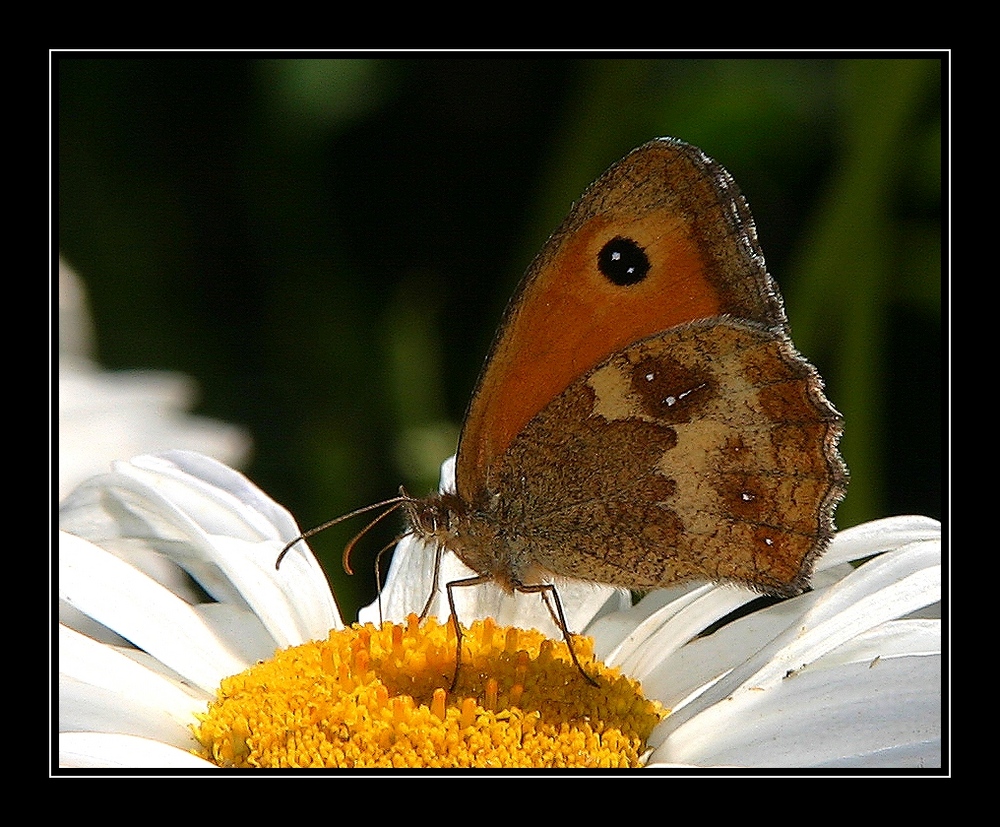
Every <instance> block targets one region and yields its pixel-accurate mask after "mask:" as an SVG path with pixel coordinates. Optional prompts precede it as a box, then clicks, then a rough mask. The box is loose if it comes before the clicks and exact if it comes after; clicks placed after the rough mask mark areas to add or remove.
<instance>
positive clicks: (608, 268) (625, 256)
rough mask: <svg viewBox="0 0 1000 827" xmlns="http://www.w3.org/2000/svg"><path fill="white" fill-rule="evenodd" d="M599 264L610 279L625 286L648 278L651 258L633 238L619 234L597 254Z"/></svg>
mask: <svg viewBox="0 0 1000 827" xmlns="http://www.w3.org/2000/svg"><path fill="white" fill-rule="evenodd" d="M597 266H598V267H599V268H600V270H601V272H602V273H603V274H604V276H605V277H606V278H607V279H608V280H609V281H612V282H614V283H615V284H618V285H621V286H622V287H624V286H625V285H628V284H636V283H638V282H640V281H642V280H643V279H644V278H646V274H647V273H648V272H649V259H648V258H646V252H645V250H643V249H642V247H640V246H639V245H638V244H636V243H635V242H634V241H633V240H632V239H631V238H625V237H624V236H620V235H617V236H615V237H614V238H612V239H611V241H609V242H608V243H607V244H605V245H604V246H603V247H602V248H601V252H599V253H598V254H597Z"/></svg>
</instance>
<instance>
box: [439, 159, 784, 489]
mask: <svg viewBox="0 0 1000 827" xmlns="http://www.w3.org/2000/svg"><path fill="white" fill-rule="evenodd" d="M616 239H627V240H629V241H632V242H634V243H635V245H637V246H638V248H639V250H640V251H641V253H642V254H644V255H645V257H646V259H647V260H648V262H649V268H648V271H647V272H645V273H643V274H642V277H641V278H640V279H639V280H637V281H633V282H631V283H628V281H627V278H626V279H618V280H617V281H616V280H614V278H609V277H608V275H607V273H606V272H605V270H606V268H605V267H604V264H603V263H602V258H601V257H602V254H605V255H612V256H613V255H614V254H615V252H614V249H613V242H614V241H615V240H616ZM609 245H610V246H609ZM607 250H611V253H607V252H606V251H607ZM602 268H604V269H602ZM620 282H625V283H620ZM723 314H726V315H730V316H734V317H736V318H739V319H744V320H747V321H751V322H755V323H757V324H759V325H760V326H762V327H763V328H766V329H769V330H773V331H777V332H783V331H784V330H785V327H786V321H785V315H784V311H783V308H782V304H781V299H780V296H779V294H778V291H777V289H776V287H775V285H774V283H773V281H772V280H771V278H770V276H769V275H768V273H767V270H766V268H765V265H764V257H763V255H762V253H761V251H760V248H759V246H758V244H757V236H756V230H755V228H754V224H753V220H752V218H751V215H750V211H749V209H748V208H747V205H746V202H745V201H744V199H743V197H742V196H741V195H740V193H739V190H738V188H737V187H736V184H735V183H734V182H733V180H732V178H731V177H730V176H729V174H728V173H727V172H726V171H725V170H724V169H723V168H722V167H721V166H719V165H718V164H716V163H715V162H714V161H712V160H711V159H709V158H708V157H707V156H706V155H705V154H704V153H702V152H701V150H699V149H697V148H696V147H693V146H690V145H688V144H685V143H683V142H681V141H677V140H673V139H661V140H657V141H652V142H650V143H648V144H645V145H644V146H642V147H639V148H638V149H636V150H634V151H633V152H631V153H630V154H629V155H628V156H626V157H625V158H624V159H622V160H621V161H619V162H618V163H617V164H615V165H614V166H613V167H612V168H611V169H609V170H608V171H607V172H606V173H605V174H604V175H602V176H601V177H600V178H599V179H598V180H597V181H595V182H594V183H593V184H592V185H591V186H590V187H589V188H588V190H587V191H586V192H585V193H584V195H583V196H582V197H581V199H580V200H579V201H578V202H577V203H576V204H575V205H574V206H573V209H572V211H571V212H570V215H569V216H568V217H567V218H566V220H565V221H564V222H563V224H562V226H560V228H559V229H558V230H557V231H556V232H555V233H554V234H553V235H552V237H551V238H550V239H549V240H548V242H547V243H546V244H545V246H544V247H543V249H542V251H541V252H540V253H539V255H538V256H537V258H536V259H535V261H534V262H533V263H532V265H531V267H530V268H529V270H528V272H527V274H526V275H525V278H524V280H523V281H522V283H521V285H520V287H519V288H518V291H517V293H516V294H515V295H514V297H513V299H512V300H511V302H510V304H509V305H508V309H507V312H506V315H505V317H504V321H503V323H502V324H501V326H500V330H499V333H498V335H497V339H496V340H495V341H494V344H493V347H492V349H491V351H490V355H489V357H488V358H487V361H486V366H485V368H484V371H483V373H482V375H481V377H480V379H479V383H478V385H477V389H476V391H475V393H474V395H473V397H472V401H471V403H470V406H469V409H468V412H467V414H466V418H465V424H464V426H463V430H462V436H461V439H460V441H459V451H458V462H457V473H456V477H457V479H456V482H457V491H458V493H459V495H460V496H462V497H463V498H466V499H470V500H471V499H473V498H475V496H476V495H477V493H480V492H481V491H482V490H483V488H484V486H485V484H486V479H487V476H488V475H489V473H490V468H491V467H492V466H493V465H495V464H496V463H497V462H499V461H500V459H501V457H503V455H504V453H505V452H506V450H507V448H508V447H509V446H510V444H511V442H512V441H513V439H514V437H515V436H516V435H517V434H518V433H519V432H520V431H521V430H522V428H524V426H525V425H526V424H527V423H528V421H529V420H531V419H532V417H534V416H535V415H536V414H538V412H539V411H541V410H542V408H544V407H545V406H546V405H547V404H549V403H550V402H551V401H552V400H553V399H554V398H555V397H556V396H557V395H558V394H560V393H561V392H562V391H563V390H564V389H565V388H567V387H568V386H569V384H570V383H571V382H573V381H574V380H575V379H577V378H578V377H579V376H581V375H582V374H583V373H585V372H586V371H588V370H590V369H591V368H593V367H594V366H595V365H597V364H598V363H600V362H602V361H603V360H604V359H606V358H607V357H609V356H610V355H611V354H613V353H616V352H618V351H620V350H622V349H623V348H625V347H627V346H628V345H630V344H631V343H633V342H635V341H638V340H640V339H643V338H645V337H647V336H650V335H653V334H655V333H657V332H659V331H662V330H665V329H668V328H671V327H674V326H676V325H679V324H684V323H687V322H690V321H692V320H696V319H704V318H711V317H718V316H721V315H723Z"/></svg>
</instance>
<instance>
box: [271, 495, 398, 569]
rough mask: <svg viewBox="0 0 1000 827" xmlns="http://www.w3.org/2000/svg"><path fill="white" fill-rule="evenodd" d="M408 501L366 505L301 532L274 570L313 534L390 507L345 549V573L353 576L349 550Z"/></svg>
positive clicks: (286, 547) (385, 501)
mask: <svg viewBox="0 0 1000 827" xmlns="http://www.w3.org/2000/svg"><path fill="white" fill-rule="evenodd" d="M410 499H412V497H409V496H408V495H404V494H400V495H399V496H398V497H392V498H391V499H388V500H383V501H382V502H380V503H372V504H371V505H366V506H365V507H364V508H356V509H355V510H354V511H351V512H350V513H348V514H342V515H341V516H339V517H337V518H336V519H333V520H328V521H327V522H325V523H323V524H321V525H318V526H316V527H315V528H310V529H309V530H308V531H303V532H302V533H301V534H300V535H299V536H298V537H296V538H295V539H294V540H292V541H291V542H290V543H287V544H286V545H285V547H284V548H283V549H282V550H281V553H280V554H278V559H277V560H275V561H274V567H275V569H278V568H280V567H281V561H282V560H284V559H285V555H286V554H288V552H289V551H290V550H291V548H292V546H294V545H295V544H296V543H297V542H299V541H300V540H306V539H308V538H309V537H312V536H313V535H314V534H319V533H320V532H321V531H325V530H326V529H328V528H330V527H332V526H335V525H337V523H342V522H344V520H349V519H351V518H352V517H357V516H358V515H359V514H366V513H368V512H369V511H374V510H375V509H376V508H385V507H386V506H392V507H391V508H387V509H386V510H385V511H383V512H382V513H381V514H380V515H379V516H378V517H376V518H375V519H374V520H372V521H371V522H370V523H369V524H368V525H367V526H366V527H365V528H364V530H363V531H361V532H360V533H359V534H358V535H357V536H355V538H354V539H353V540H351V542H350V543H348V546H347V548H345V549H344V568H345V569H346V571H347V573H348V574H353V572H352V571H351V569H350V568H349V566H348V559H347V558H348V556H349V554H350V549H351V548H352V547H353V546H354V544H355V543H356V542H357V541H358V540H359V539H360V538H361V537H362V536H363V535H364V533H365V532H366V531H368V530H369V529H370V528H371V527H372V526H373V525H375V524H376V523H377V522H378V521H379V520H381V519H382V518H383V517H385V516H386V515H388V514H391V513H392V512H393V511H395V510H396V509H397V508H399V507H400V506H401V505H402V504H403V503H404V502H407V501H408V500H410Z"/></svg>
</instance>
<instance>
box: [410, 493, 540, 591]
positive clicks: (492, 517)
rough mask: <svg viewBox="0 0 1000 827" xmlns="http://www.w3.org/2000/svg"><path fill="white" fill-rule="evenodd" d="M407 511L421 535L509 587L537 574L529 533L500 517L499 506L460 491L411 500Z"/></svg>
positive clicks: (414, 531) (500, 584) (413, 528)
mask: <svg viewBox="0 0 1000 827" xmlns="http://www.w3.org/2000/svg"><path fill="white" fill-rule="evenodd" d="M494 505H495V504H494ZM406 513H407V519H408V521H409V523H410V528H411V530H412V532H413V533H414V534H415V535H416V536H417V537H419V538H420V539H421V540H423V541H424V542H425V543H428V544H430V545H434V546H436V547H441V548H444V549H447V550H448V551H451V552H453V553H454V554H455V555H457V556H458V558H459V559H460V560H461V561H462V562H463V563H465V565H467V566H468V567H469V568H471V569H473V570H474V571H476V572H478V573H479V574H483V575H486V576H488V577H489V578H490V579H492V580H493V581H494V582H495V583H496V584H497V585H498V586H500V587H501V588H502V589H504V590H505V591H507V592H513V591H515V590H516V589H518V588H519V587H520V586H522V585H524V584H525V583H530V582H533V581H534V580H536V579H537V576H538V573H537V571H536V570H537V566H536V565H535V564H534V560H533V555H532V554H531V552H530V547H529V544H528V542H527V539H526V538H524V537H518V536H515V535H513V534H512V533H511V530H510V522H509V521H506V520H503V519H498V518H497V514H496V509H495V508H493V509H491V508H490V507H489V506H488V505H487V504H482V505H481V506H476V505H470V504H469V503H467V502H465V501H464V500H463V499H462V498H461V497H458V496H457V495H455V494H435V495H432V496H430V497H426V498H424V499H414V500H411V501H409V502H408V503H407V504H406Z"/></svg>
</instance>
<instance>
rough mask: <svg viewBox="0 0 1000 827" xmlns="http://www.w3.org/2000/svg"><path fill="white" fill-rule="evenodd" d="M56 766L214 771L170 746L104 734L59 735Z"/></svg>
mask: <svg viewBox="0 0 1000 827" xmlns="http://www.w3.org/2000/svg"><path fill="white" fill-rule="evenodd" d="M59 766H60V767H64V768H75V769H125V768H130V769H192V770H195V769H201V770H214V769H216V767H215V766H214V765H213V764H211V763H209V762H208V761H205V760H204V759H202V758H198V757H197V756H195V755H192V754H191V753H189V752H186V751H185V750H183V749H178V748H177V747H173V746H170V745H169V744H163V743H160V742H158V741H154V740H150V739H148V738H138V737H136V736H134V735H116V734H111V733H103V732H62V733H60V734H59Z"/></svg>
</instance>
